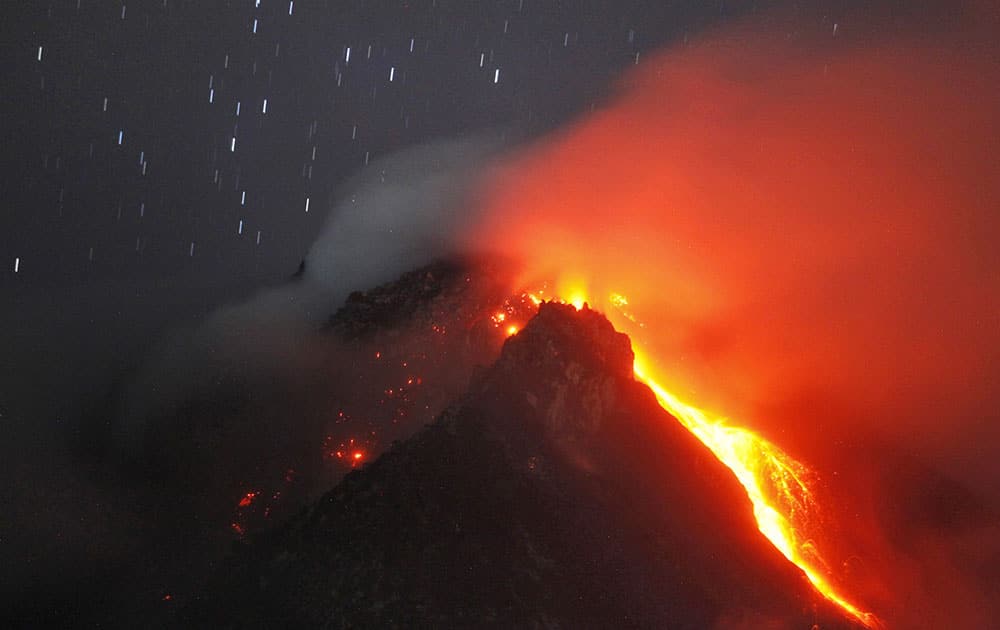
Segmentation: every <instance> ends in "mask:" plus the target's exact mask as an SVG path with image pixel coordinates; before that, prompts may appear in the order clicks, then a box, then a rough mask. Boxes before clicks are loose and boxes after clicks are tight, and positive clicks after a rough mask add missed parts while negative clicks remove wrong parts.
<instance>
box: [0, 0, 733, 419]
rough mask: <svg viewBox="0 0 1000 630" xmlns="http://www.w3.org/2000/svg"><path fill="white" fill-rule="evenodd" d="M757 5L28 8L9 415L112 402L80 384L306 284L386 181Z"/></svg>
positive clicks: (0, 228)
mask: <svg viewBox="0 0 1000 630" xmlns="http://www.w3.org/2000/svg"><path fill="white" fill-rule="evenodd" d="M748 8H752V7H750V5H749V4H747V3H741V4H738V5H736V6H732V7H731V6H730V4H729V3H719V4H718V5H713V6H712V7H710V8H706V7H705V6H704V3H701V2H686V3H673V4H669V3H668V4H664V3H659V2H532V1H525V2H521V0H511V1H510V2H443V1H436V0H429V1H427V2H306V1H300V2H297V3H290V2H287V1H286V0H280V1H276V0H261V1H260V2H256V1H253V0H248V1H242V2H228V1H227V2H218V3H214V4H212V5H211V7H208V6H206V5H204V4H203V3H197V2H183V1H177V0H167V1H166V2H162V1H156V2H152V1H151V2H137V3H124V4H119V3H96V2H88V1H87V0H80V2H77V1H76V0H66V1H65V2H44V3H28V4H26V5H24V6H22V7H19V9H21V10H23V14H22V16H19V17H21V19H20V20H17V19H15V20H11V21H8V25H9V26H8V28H10V27H13V29H12V31H13V32H14V36H13V37H11V38H7V39H6V42H7V43H6V45H5V46H6V50H5V53H4V55H3V61H2V63H3V68H4V75H5V76H6V77H7V78H6V79H5V81H4V98H3V99H2V107H3V113H2V115H0V130H2V137H3V143H4V149H5V150H4V158H3V168H2V172H0V178H2V179H0V191H2V199H3V204H4V208H3V212H2V213H0V262H2V265H0V291H2V292H3V295H4V296H5V297H4V303H3V309H2V311H3V312H2V314H0V321H2V324H3V325H2V326H0V330H2V332H0V335H2V336H3V337H4V340H3V342H2V345H4V346H6V347H8V348H13V351H12V352H9V353H7V355H6V356H5V361H4V362H3V365H0V373H2V374H3V375H4V381H5V382H6V383H9V384H14V383H16V385H12V386H11V387H10V389H11V391H10V392H9V393H7V395H6V396H4V398H6V400H5V401H3V402H0V406H2V407H3V408H4V409H6V410H7V412H6V415H8V416H18V417H19V418H21V417H23V416H24V415H26V414H29V413H35V412H34V410H32V411H31V412H20V411H21V410H20V409H19V407H20V405H21V404H22V403H23V402H24V400H23V399H27V400H28V402H29V403H31V404H34V403H35V402H37V401H38V400H39V398H41V397H44V398H47V399H49V401H52V402H55V401H61V400H63V399H65V400H73V401H74V402H73V404H75V403H76V402H77V401H76V398H75V397H73V396H62V395H61V394H60V395H57V396H52V395H51V393H46V392H50V390H49V389H48V388H57V389H61V388H64V387H67V383H68V382H69V383H73V384H70V385H68V387H69V388H70V389H73V388H76V389H81V390H83V391H82V392H81V393H82V394H84V395H86V394H88V393H91V392H90V390H92V389H93V388H92V387H89V386H80V385H79V383H80V381H79V378H78V377H77V376H76V375H77V374H79V373H81V372H82V373H83V374H84V375H85V376H88V377H89V376H93V375H94V374H95V373H98V372H101V373H104V372H107V371H109V370H110V371H114V370H115V369H120V368H121V365H122V364H123V363H127V362H128V361H130V360H132V359H131V358H132V357H134V356H135V354H136V353H137V352H140V351H141V349H143V348H145V347H146V346H147V345H148V344H149V343H150V340H151V339H152V338H153V337H155V334H156V332H157V331H159V330H161V329H162V328H163V327H164V326H168V325H170V324H172V323H174V322H177V321H185V320H187V319H190V318H197V317H200V316H202V315H204V314H205V313H207V312H209V311H211V310H212V308H214V307H216V306H218V305H219V304H222V303H226V302H228V301H232V300H235V299H239V298H240V297H242V296H244V295H246V294H248V293H249V292H251V291H252V290H254V289H256V288H258V287H261V286H265V285H268V284H273V283H275V282H280V281H281V280H283V279H284V278H286V277H288V276H289V275H290V274H292V273H293V272H294V271H295V270H296V268H297V266H298V264H299V261H300V260H301V259H303V258H304V257H305V256H306V254H307V252H308V251H309V247H310V244H311V243H312V242H313V240H314V239H315V238H316V235H317V233H318V232H319V230H320V228H321V227H322V226H323V224H324V221H325V219H326V217H327V215H328V213H329V210H330V208H331V202H332V201H333V200H335V199H336V197H337V195H338V192H340V193H343V190H340V189H341V188H342V187H343V186H344V185H345V182H346V181H347V180H348V178H349V177H350V176H352V175H357V174H359V173H364V169H365V165H366V163H369V162H371V161H373V160H376V159H378V158H380V157H384V156H386V155H387V154H391V153H392V152H393V151H395V150H398V149H400V148H403V147H407V146H412V145H416V144H420V143H423V142H427V141H430V140H434V139H438V138H443V137H444V138H448V137H461V136H464V135H467V134H470V133H474V132H477V131H482V130H488V131H490V132H495V133H500V134H504V135H506V136H507V137H509V138H521V139H525V138H530V137H532V136H533V135H537V134H540V133H543V132H544V131H546V130H549V129H552V128H554V127H557V126H558V125H559V124H560V122H563V121H565V120H567V119H568V118H571V117H572V116H573V115H574V114H576V113H578V112H581V111H587V110H589V109H590V108H591V107H592V106H594V105H595V104H596V103H598V102H599V101H600V99H601V98H602V95H605V94H607V93H608V91H609V87H610V85H611V83H612V81H613V78H614V77H615V76H616V73H617V72H619V71H620V70H621V69H622V68H625V67H627V66H629V65H631V64H635V63H637V62H638V63H641V62H642V55H643V54H644V53H645V52H648V51H651V50H654V49H655V48H657V47H658V46H661V45H662V44H664V43H665V42H669V41H672V40H674V39H676V38H678V37H684V35H685V34H686V33H691V32H697V31H698V30H700V29H702V28H704V27H705V26H706V25H709V24H712V23H714V22H717V21H719V20H720V19H726V18H729V17H731V16H732V15H734V14H737V13H739V12H744V11H746V10H747V9H748ZM56 339H58V340H59V341H55V340H56ZM109 351H110V352H109ZM70 357H71V358H70ZM25 393H27V394H28V395H27V396H23V394H25ZM53 399H55V400H53ZM64 407H65V408H63V409H60V410H59V413H62V414H72V413H73V409H74V407H73V405H66V406H64ZM19 412H20V413H19ZM47 413H52V412H51V410H50V411H48V412H47ZM31 424H34V423H31Z"/></svg>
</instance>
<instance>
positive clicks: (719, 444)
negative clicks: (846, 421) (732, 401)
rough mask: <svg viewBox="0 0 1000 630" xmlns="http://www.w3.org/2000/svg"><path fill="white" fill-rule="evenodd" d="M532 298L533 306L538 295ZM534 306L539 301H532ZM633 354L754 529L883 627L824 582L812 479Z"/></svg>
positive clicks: (638, 372) (862, 618)
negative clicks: (741, 496) (747, 509)
mask: <svg viewBox="0 0 1000 630" xmlns="http://www.w3.org/2000/svg"><path fill="white" fill-rule="evenodd" d="M527 295H530V296H531V298H532V301H533V302H534V301H535V300H536V299H537V298H536V294H527ZM571 295H572V296H573V297H572V299H571V300H558V299H557V300H556V301H558V302H562V303H569V304H573V306H575V307H576V308H577V310H579V309H581V308H582V307H583V305H584V304H585V303H587V300H586V299H585V297H584V296H583V294H582V293H581V292H580V291H579V290H576V291H574V292H573V293H571ZM536 303H537V302H536ZM608 303H609V305H610V306H611V307H612V308H611V309H609V311H610V312H609V313H608V314H607V316H608V317H609V319H611V321H612V323H614V324H616V326H617V325H618V324H620V323H621V322H615V319H616V318H615V315H616V314H617V315H622V316H623V317H625V318H626V319H628V320H629V321H631V322H632V323H633V324H636V325H639V326H641V327H644V325H643V324H641V323H639V322H637V320H636V319H635V318H634V317H633V316H632V315H631V314H630V313H627V312H625V311H624V310H623V308H624V307H625V306H628V299H627V298H626V297H625V296H623V295H621V294H619V293H612V294H611V295H610V296H609V298H608ZM632 346H633V351H634V352H635V354H636V358H635V364H634V367H633V370H634V372H635V376H636V377H637V378H638V379H639V380H640V381H642V382H643V383H645V384H646V385H648V386H649V388H650V389H652V390H653V393H654V394H655V395H656V399H657V401H658V402H659V403H660V406H662V407H663V408H664V409H665V410H666V411H667V412H668V413H670V414H671V415H672V416H674V417H675V418H676V419H677V420H678V421H679V422H680V423H681V424H683V425H684V427H685V428H687V429H688V430H689V431H690V432H691V433H692V434H693V435H694V436H695V437H697V438H698V439H699V440H700V441H701V442H702V443H703V444H704V445H705V446H706V447H708V449H709V450H711V451H712V453H713V454H714V455H715V456H716V457H717V458H718V459H719V461H721V462H722V463H723V464H725V465H726V467H727V468H729V469H730V470H731V471H732V472H733V474H734V475H736V478H737V480H738V481H739V482H740V484H742V485H743V487H744V489H745V490H746V492H747V495H748V496H749V498H750V501H751V503H752V504H753V509H754V517H755V519H756V520H757V527H758V529H759V530H760V532H761V533H762V534H764V536H765V537H766V538H767V539H768V540H769V541H771V543H772V544H773V545H774V546H775V547H776V548H777V549H778V551H780V552H781V553H782V554H783V555H784V556H785V557H786V558H787V559H788V560H789V561H790V562H792V563H793V564H795V565H796V566H797V567H799V569H801V570H802V572H803V573H804V574H805V575H806V577H807V578H808V579H809V581H810V582H811V583H812V585H813V586H814V587H815V588H816V590H817V591H818V592H819V593H820V594H822V595H823V597H825V598H826V599H828V600H829V601H831V602H833V603H834V604H836V605H838V606H839V607H840V608H841V609H843V610H844V611H845V612H846V613H848V614H849V615H850V616H851V617H853V618H854V619H856V620H857V621H859V622H860V623H862V624H863V625H865V626H866V627H868V628H881V627H882V623H881V622H880V621H879V619H878V618H877V617H876V616H875V615H874V614H872V613H870V612H866V611H864V610H862V609H861V608H859V607H858V606H857V605H855V604H853V603H851V602H850V601H849V600H848V599H847V598H846V597H845V596H844V595H843V594H842V593H841V592H840V591H839V590H838V589H837V587H835V586H834V585H833V584H832V583H831V581H830V579H829V578H828V577H825V576H826V575H828V574H829V563H827V562H826V561H824V560H823V558H822V556H821V555H820V553H819V551H818V549H817V548H816V545H815V543H814V542H813V540H811V538H810V537H809V536H806V535H803V532H806V531H815V530H816V528H817V525H816V523H815V522H814V521H816V520H817V515H818V513H819V506H818V505H817V504H816V502H815V498H814V496H813V491H812V489H811V485H812V483H813V478H814V474H813V473H812V471H810V470H809V468H808V467H806V466H805V465H803V464H802V463H800V462H798V461H796V460H795V459H794V458H792V457H791V456H789V455H788V454H787V453H785V452H784V451H782V450H781V449H780V448H779V447H778V446H777V445H775V444H773V443H772V442H770V441H768V440H766V439H765V438H763V437H761V436H759V435H757V434H756V433H754V432H753V431H750V430H749V429H745V428H742V427H737V426H733V425H731V424H729V423H728V421H727V420H726V419H725V418H722V417H718V416H713V415H711V414H709V413H708V412H706V411H704V410H702V409H699V408H698V407H695V406H693V405H690V404H688V403H685V402H683V401H682V400H680V399H679V398H677V397H676V396H675V395H673V394H672V393H670V392H669V391H667V390H666V389H665V388H664V387H663V386H662V385H660V383H658V382H657V380H656V378H655V377H654V376H653V375H652V374H651V373H650V368H649V367H648V363H649V362H648V361H647V360H645V359H644V358H643V356H642V355H641V349H640V348H637V347H636V346H637V342H636V340H635V339H633V340H632Z"/></svg>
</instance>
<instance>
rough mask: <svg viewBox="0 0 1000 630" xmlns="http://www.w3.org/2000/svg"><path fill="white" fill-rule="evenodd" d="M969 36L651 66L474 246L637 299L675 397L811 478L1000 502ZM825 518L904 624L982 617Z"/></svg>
mask: <svg viewBox="0 0 1000 630" xmlns="http://www.w3.org/2000/svg"><path fill="white" fill-rule="evenodd" d="M963 33H964V38H963V39H962V40H959V39H958V38H952V37H951V35H949V34H948V33H945V34H943V35H939V36H938V37H936V38H930V37H924V38H922V39H915V38H902V37H901V38H898V39H895V40H893V41H880V42H879V43H878V44H877V45H874V44H864V43H858V42H853V43H850V42H844V43H837V44H827V43H823V44H822V45H820V44H818V43H815V42H810V43H808V44H807V43H804V42H801V41H799V42H794V43H788V42H787V41H785V40H787V38H786V37H785V36H784V35H785V34H784V33H776V32H772V31H755V30H753V29H749V28H746V27H741V28H736V29H732V30H731V31H728V32H725V33H718V34H716V35H715V36H712V37H709V38H707V39H705V40H703V41H699V42H694V43H692V45H691V46H689V47H685V48H680V49H677V50H673V51H668V52H667V53H666V54H664V55H662V56H660V57H659V58H658V59H654V60H649V59H647V60H646V62H645V64H644V65H640V66H639V67H638V69H637V70H636V71H635V72H633V73H632V74H630V75H628V76H627V77H626V79H625V80H624V82H623V87H624V89H623V93H622V95H621V97H620V98H618V99H617V100H615V101H614V102H612V103H611V104H610V105H609V106H608V107H607V108H605V109H604V110H601V111H598V112H596V113H595V114H593V115H592V116H589V117H586V118H584V119H582V120H581V121H579V122H578V123H577V124H575V125H573V126H571V127H570V128H568V129H566V130H565V131H564V132H562V133H560V134H558V135H556V136H555V137H553V138H550V139H547V140H545V141H542V142H539V143H537V144H536V145H535V146H533V147H531V148H529V149H528V150H526V151H524V152H523V153H522V154H521V155H520V156H518V157H517V158H516V159H513V160H511V161H510V162H509V163H508V164H507V167H506V168H505V169H504V170H503V172H502V173H501V174H500V175H498V176H497V177H496V178H495V179H494V181H493V182H492V185H491V186H490V188H489V191H488V194H487V195H486V197H487V198H488V199H489V200H490V208H489V212H488V217H487V219H486V220H485V221H484V222H483V223H482V224H481V225H480V226H478V228H477V229H476V230H474V231H473V232H472V233H471V234H470V236H469V241H468V242H469V245H470V247H473V248H477V249H485V250H489V251H494V252H498V253H499V254H502V255H504V256H507V257H510V258H512V259H514V260H516V261H519V263H520V271H521V279H522V281H523V282H524V283H525V285H528V286H530V284H531V283H532V282H534V281H538V280H541V279H552V280H553V281H554V284H555V286H554V289H553V295H557V296H560V297H562V298H563V299H565V300H566V301H569V302H574V303H575V302H578V301H580V300H581V299H582V297H577V296H607V295H610V294H611V293H617V294H618V295H619V296H628V298H627V299H628V301H629V303H628V305H627V309H628V314H629V315H630V317H629V318H628V319H630V320H631V321H636V322H645V323H647V324H648V325H647V326H645V327H642V326H638V325H637V324H636V325H635V326H634V327H633V328H632V329H629V330H627V332H629V333H630V334H631V335H632V337H633V339H634V341H635V342H636V343H637V345H638V346H639V347H641V348H644V349H645V350H646V353H647V356H648V358H649V360H650V362H652V363H654V365H652V366H650V367H651V369H655V373H656V374H657V375H658V377H660V376H661V375H662V380H663V381H664V382H663V383H662V384H663V385H664V386H665V387H667V388H668V389H669V390H670V391H672V392H675V393H676V394H678V395H679V396H680V398H681V399H682V400H685V401H688V402H691V403H694V404H697V405H698V406H699V407H702V408H706V409H711V410H713V411H716V412H718V413H722V414H725V415H727V416H729V417H732V418H734V419H738V420H739V421H740V422H743V423H746V424H747V425H748V426H750V427H752V428H754V429H756V430H758V431H760V432H761V433H763V434H764V435H766V436H768V437H770V438H772V441H773V442H775V443H777V444H781V445H782V446H784V447H785V448H786V449H791V450H792V451H793V452H794V451H796V450H797V451H799V452H801V453H805V454H807V455H808V457H806V458H805V459H806V460H807V461H809V460H810V459H811V458H816V459H817V460H818V461H821V462H823V463H824V464H823V466H821V467H820V469H819V472H820V473H821V474H824V475H828V476H830V477H833V476H834V475H836V473H837V468H836V467H841V466H842V467H844V469H845V470H849V469H851V467H852V466H862V465H863V463H862V462H861V459H862V457H863V456H861V455H858V456H855V455H853V454H852V453H851V452H850V451H849V450H848V449H849V447H850V446H851V445H855V444H869V445H874V444H879V443H888V444H892V445H893V447H894V448H895V449H898V450H902V451H910V452H914V453H919V454H920V455H921V456H922V457H924V458H926V459H928V460H930V461H932V462H935V463H936V465H938V466H941V467H945V468H946V470H948V472H950V473H951V474H955V475H961V476H962V477H963V478H964V479H966V480H967V481H969V482H970V483H973V484H974V485H976V486H977V487H978V488H979V489H981V490H982V489H988V488H990V487H997V485H996V484H997V480H1000V470H998V468H997V464H996V462H995V460H993V459H991V457H992V451H993V450H994V449H995V446H991V445H995V444H996V443H997V440H998V438H1000V436H998V435H997V433H996V428H995V427H996V425H995V423H994V422H992V418H993V417H995V409H996V408H998V403H1000V401H998V400H997V396H996V393H995V392H996V391H997V388H996V383H997V380H998V379H997V376H998V362H997V356H998V354H997V351H998V350H997V349H998V348H1000V291H998V289H1000V274H997V269H1000V264H998V263H1000V254H998V251H1000V250H998V248H997V247H996V243H997V242H1000V220H998V218H997V217H998V215H997V211H996V209H997V208H998V207H1000V178H998V177H997V175H996V157H995V147H996V146H1000V142H998V141H1000V133H998V130H1000V124H998V122H997V119H996V116H995V113H996V112H997V111H1000V92H998V91H997V90H996V87H995V86H996V85H997V84H998V82H997V81H998V79H1000V76H998V75H1000V72H998V66H997V62H996V60H997V55H996V52H997V50H996V46H995V45H994V44H992V43H990V42H989V40H988V39H986V38H983V37H982V36H981V33H980V32H978V31H977V30H976V29H971V30H965V31H963ZM969 33H971V35H970V34H969ZM838 36H839V37H843V32H841V33H840V35H838ZM602 299H603V298H602ZM611 306H613V304H612V305H608V304H603V303H602V304H600V305H599V307H600V308H602V309H604V308H611ZM658 380H660V379H659V378H658ZM886 454H887V456H888V455H889V452H888V451H886ZM852 457H856V458H857V459H856V460H853V461H852ZM878 481H879V480H875V479H869V480H868V482H867V485H871V484H873V483H875V484H877V483H878ZM844 483H847V482H844ZM863 489H864V486H862V485H860V484H859V485H857V486H846V489H845V488H840V490H839V491H840V492H841V493H842V494H843V493H844V492H847V493H849V492H850V491H853V490H859V491H860V490H863ZM865 492H866V493H867V490H866V491H865ZM874 493H875V494H876V495H877V494H878V491H877V490H876V491H874ZM881 500H882V501H883V502H886V501H892V497H891V496H884V497H882V499H881ZM875 501H878V499H875ZM836 507H837V508H838V509H837V510H836V511H835V514H834V515H833V516H840V517H842V518H844V519H849V520H850V521H851V523H852V527H850V528H848V527H845V528H844V529H845V530H847V537H848V538H851V539H853V540H855V541H863V542H861V543H858V544H862V545H863V546H864V545H869V546H868V547H866V548H867V549H868V552H869V553H868V555H867V556H866V557H867V558H868V562H867V564H866V566H867V569H866V571H867V572H866V573H865V574H864V575H863V576H860V577H857V576H856V577H857V580H856V582H859V583H860V582H864V583H865V585H866V586H865V587H864V588H865V590H866V594H867V596H868V599H870V600H878V603H879V604H880V606H881V607H882V608H883V609H888V610H890V611H891V615H890V617H892V619H893V620H894V621H895V622H896V625H898V626H900V627H904V626H906V625H908V624H909V625H912V624H913V623H918V622H919V623H921V624H926V623H932V624H933V623H935V622H936V621H937V622H941V623H945V622H954V621H955V620H956V619H959V618H960V619H962V621H963V623H965V622H967V623H970V624H974V623H976V622H977V621H979V620H982V619H988V618H989V607H988V603H987V602H988V601H989V600H990V598H989V596H988V594H987V593H986V592H985V591H981V590H980V589H981V587H980V586H979V585H977V584H976V583H975V581H976V580H975V578H974V577H970V576H969V575H965V576H963V578H964V579H960V580H959V579H954V578H955V576H956V571H958V572H959V573H961V570H959V569H956V566H955V563H956V562H958V560H957V557H956V556H949V553H950V552H949V551H947V550H943V551H940V550H939V551H937V552H936V553H935V554H934V558H933V559H931V558H930V557H929V555H928V556H927V557H920V558H914V557H913V556H912V555H909V554H910V553H911V552H905V551H900V550H899V549H895V548H894V549H895V551H894V550H890V549H889V548H887V547H886V545H890V546H891V545H895V544H896V543H895V542H893V541H892V540H891V538H893V536H894V534H893V533H892V532H879V531H878V527H879V524H878V523H877V522H876V521H877V519H876V517H875V515H874V514H872V513H869V512H868V510H869V507H870V506H869V505H867V499H865V500H864V501H863V500H862V498H861V496H860V494H859V496H858V498H857V505H852V504H843V503H839V504H837V506H836ZM859 514H860V515H859ZM909 526H910V527H913V528H914V530H916V528H917V527H920V526H922V525H918V524H915V523H911V524H909ZM869 529H870V530H872V531H868V530H869ZM941 544H942V545H945V546H946V545H947V544H948V543H947V542H945V541H942V542H941ZM963 544H968V541H965V542H964V543H963ZM838 552H839V553H842V554H843V556H842V557H841V558H840V560H839V561H838V564H844V565H845V566H846V565H849V564H850V561H849V560H847V559H846V558H847V557H848V556H849V555H850V554H851V550H850V549H840V550H838ZM901 566H906V567H907V569H906V570H904V569H901V568H899V567H901ZM908 571H917V572H918V573H919V574H920V578H919V579H917V580H912V579H904V574H905V573H906V572H908ZM942 576H948V577H947V578H945V577H942ZM932 594H933V595H934V597H931V595H932ZM911 601H916V602H918V603H917V604H911V603H909V602H911ZM904 602H906V604H905V605H904ZM958 602H962V604H958ZM970 602H974V603H975V604H974V605H968V604H969V603H970ZM959 612H960V614H959ZM956 615H957V616H956Z"/></svg>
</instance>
